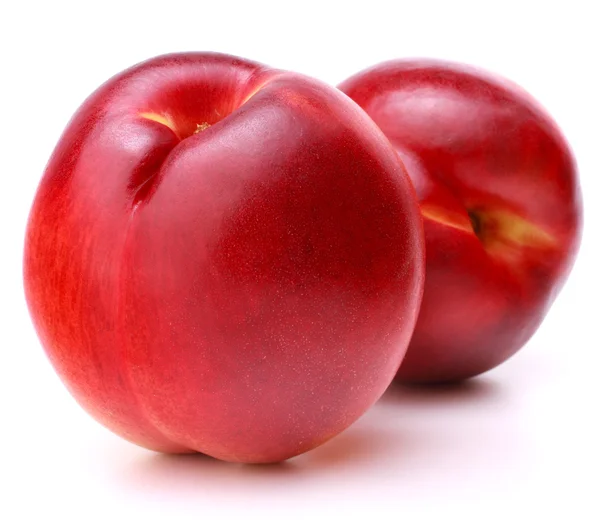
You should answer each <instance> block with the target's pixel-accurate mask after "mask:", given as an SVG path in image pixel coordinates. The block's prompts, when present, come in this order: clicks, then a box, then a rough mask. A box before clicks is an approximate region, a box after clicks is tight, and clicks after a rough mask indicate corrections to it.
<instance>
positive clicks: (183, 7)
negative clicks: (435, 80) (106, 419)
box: [0, 0, 600, 529]
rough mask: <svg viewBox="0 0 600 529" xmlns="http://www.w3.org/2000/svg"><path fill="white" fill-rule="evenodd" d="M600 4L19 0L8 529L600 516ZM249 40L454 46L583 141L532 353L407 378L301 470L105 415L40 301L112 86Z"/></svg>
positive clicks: (3, 93)
mask: <svg viewBox="0 0 600 529" xmlns="http://www.w3.org/2000/svg"><path fill="white" fill-rule="evenodd" d="M595 4H596V2H594V1H592V0H582V1H574V0H571V1H569V2H551V1H543V2H542V1H540V2H537V1H530V2H528V1H526V0H519V1H516V2H513V1H509V0H503V1H501V2H487V1H477V2H475V1H474V2H467V1H458V0H452V1H445V2H441V1H440V2H435V3H434V2H427V1H423V0H421V1H410V2H405V1H401V0H390V1H387V2H376V1H374V0H368V1H363V2H352V1H350V0H345V1H343V2H327V1H325V0H321V1H319V2H310V1H308V0H305V1H303V2H294V3H291V2H287V1H285V0H281V1H280V2H276V3H273V4H267V3H266V2H261V1H258V0H250V1H247V2H242V3H235V2H228V1H227V0H213V1H204V0H195V1H190V2H177V1H174V0H172V1H165V0H163V1H162V2H151V1H150V0H147V1H145V2H139V3H138V2H135V3H134V2H126V1H125V0H122V1H120V2H109V1H103V2H88V1H80V2H77V3H73V4H67V3H66V2H50V1H47V2H39V3H37V4H36V3H31V2H16V1H15V2H12V3H9V2H8V1H5V2H2V3H1V5H2V7H0V25H1V31H0V39H1V41H0V54H1V55H0V58H1V62H0V68H1V70H0V104H1V109H0V149H1V158H0V164H1V165H0V169H1V173H2V175H1V180H0V182H1V186H2V187H1V190H2V191H1V193H0V221H1V222H0V230H1V239H0V256H1V259H0V353H1V354H0V392H1V394H0V397H1V398H0V420H1V422H0V427H1V435H0V485H1V487H2V490H1V492H0V506H1V507H0V527H2V528H6V529H12V528H22V527H23V528H29V527H31V528H47V527H61V528H72V527H73V528H75V527H78V528H95V527H112V528H115V527H116V528H120V527H141V528H154V527H168V528H169V529H177V528H179V527H192V526H193V527H210V528H213V527H223V526H227V527H228V526H244V527H246V526H254V525H256V526H261V527H266V526H275V527H290V526H292V527H294V526H299V527H304V526H306V525H310V526H313V527H332V526H335V527H338V526H340V527H342V526H348V525H350V526H353V525H354V524H357V525H358V524H359V525H362V526H365V527H379V526H381V527H383V526H387V525H389V524H391V525H392V526H394V527H409V528H414V527H447V526H451V527H452V526H454V525H456V526H457V527H458V526H460V527H462V528H465V527H486V528H488V527H509V526H510V527H517V528H520V527H546V526H547V525H548V524H549V523H551V522H555V523H557V527H574V528H588V527H590V528H592V527H593V528H597V527H600V515H599V513H598V508H597V502H598V495H599V493H600V485H599V484H598V479H599V478H598V476H599V475H600V464H599V456H598V450H599V448H600V436H599V434H598V430H599V428H598V427H599V426H600V425H599V417H600V414H599V413H598V405H599V404H600V384H599V383H598V377H599V376H600V373H599V370H600V341H599V339H598V333H599V330H600V321H599V320H600V318H599V314H600V310H599V308H598V298H599V297H600V285H599V280H598V274H599V272H600V259H599V252H598V245H599V244H600V237H599V236H598V233H599V231H600V208H599V207H598V206H597V205H596V202H597V201H600V179H599V176H600V132H599V131H600V127H599V123H600V104H599V101H598V98H599V95H600V78H599V75H598V69H599V62H600V61H599V53H600V38H599V36H598V35H599V31H598V26H597V21H598V16H597V15H596V14H595V13H594V12H593V10H594V6H595ZM184 50H213V51H221V52H228V53H233V54H236V55H240V56H243V57H247V58H250V59H254V60H258V61H261V62H264V63H268V64H271V65H273V66H277V67H279V68H283V69H291V70H297V71H300V72H302V73H305V74H309V75H313V76H315V77H319V78H321V79H323V80H325V81H328V82H330V83H333V84H336V83H338V82H340V81H342V80H343V79H345V78H346V77H347V76H349V75H351V74H353V73H355V72H356V71H358V70H360V69H363V68H364V67H367V66H369V65H372V64H375V63H377V62H379V61H382V60H386V59H391V58H395V57H405V56H430V57H438V58H448V59H455V60H460V61H464V62H469V63H473V64H476V65H479V66H483V67H486V68H488V69H490V70H492V71H496V72H498V73H501V74H503V75H505V76H507V77H509V78H512V79H513V80H515V81H516V82H518V83H519V84H521V85H522V86H524V87H525V88H526V89H527V90H529V91H530V92H531V93H533V94H534V95H535V96H536V97H537V98H538V99H539V100H540V101H541V102H542V104H544V105H545V106H546V108H547V109H548V110H549V111H550V112H551V114H552V115H553V116H554V117H555V118H556V120H557V121H558V123H559V124H560V125H561V127H562V128H563V130H564V132H565V134H566V136H567V138H569V140H570V142H571V143H572V145H573V148H574V151H575V154H576V157H577V159H578V162H579V167H580V171H581V180H582V186H583V191H584V197H585V206H586V211H585V232H584V240H583V245H582V248H581V251H580V254H579V260H578V263H577V265H576V267H575V269H574V271H573V274H572V276H571V279H570V281H569V283H568V284H567V287H566V288H565V289H564V290H563V292H562V294H561V296H560V297H559V299H558V301H557V303H556V304H555V306H554V308H553V309H552V311H551V312H550V314H549V315H548V317H547V319H546V321H545V323H544V324H543V326H542V327H541V328H540V330H539V332H538V333H537V334H536V336H535V337H534V339H533V340H531V342H530V343H529V344H528V345H527V346H526V347H525V348H524V349H523V350H522V351H521V352H520V353H519V354H518V355H517V356H515V357H514V358H513V359H512V360H510V361H509V362H507V363H506V364H504V365H503V366H501V367H499V368H497V369H496V370H494V371H493V372H491V373H489V374H486V375H485V376H482V377H480V378H479V379H477V380H475V381H474V382H472V383H471V384H467V385H466V386H464V387H461V388H457V389H446V390H429V391H424V390H420V391H416V390H411V391H409V390H406V389H403V390H401V389H398V388H395V389H393V390H392V391H388V393H387V394H386V395H385V396H384V397H383V399H382V400H381V401H380V402H379V403H378V404H377V405H375V406H374V408H372V410H371V411H369V412H368V413H367V414H366V415H365V416H364V417H363V418H362V419H361V420H359V421H358V422H357V423H356V424H355V425H354V426H352V427H351V428H350V429H349V430H347V431H346V432H345V433H343V434H342V435H340V436H339V437H337V438H335V439H334V440H332V441H330V442H329V443H327V444H326V445H324V446H323V447H321V448H319V449H317V450H315V451H313V452H312V453H309V454H306V455H304V456H300V457H298V458H296V459H294V460H292V461H290V462H289V463H287V464H283V465H278V466H266V467H264V466H263V467H251V466H244V465H231V464H225V463H221V462H217V461H213V460H210V459H208V458H202V457H179V458H178V457H165V456H157V455H154V454H152V453H151V452H147V451H145V450H143V449H140V448H138V447H136V446H133V445H130V444H128V443H127V442H125V441H122V440H121V439H119V438H118V437H116V436H114V435H113V434H111V433H110V432H108V431H106V430H104V429H103V428H102V427H100V426H98V425H97V424H96V423H95V422H94V421H93V420H92V419H90V418H89V417H88V416H87V415H86V414H85V413H84V412H83V411H82V410H81V409H80V408H79V407H78V406H77V404H76V403H75V402H74V400H73V399H72V398H71V397H70V395H69V394H68V393H67V391H66V390H65V389H64V387H63V386H62V384H61V383H60V382H59V380H58V378H57V376H56V375H55V374H54V371H53V370H52V368H51V367H50V365H49V363H48V361H47V360H46V358H45V356H44V353H43V351H42V349H41V347H40V345H39V343H38V340H37V337H36V336H35V333H34V331H33V328H32V326H31V323H30V321H29V317H28V314H27V310H26V306H25V302H24V298H23V292H22V279H21V254H22V245H23V233H24V227H25V222H26V217H27V213H28V210H29V206H30V204H31V201H32V199H33V196H34V193H35V189H36V186H37V183H38V180H39V178H40V176H41V173H42V171H43V168H44V165H45V163H46V161H47V159H48V157H49V155H50V153H51V151H52V149H53V147H54V145H55V143H56V141H57V140H58V137H59V135H60V133H61V131H62V129H63V127H64V126H65V124H66V123H67V121H68V119H69V118H70V116H71V115H72V113H73V112H74V111H75V110H76V108H77V107H78V106H79V104H80V103H81V102H82V100H83V99H84V98H85V97H86V96H87V95H88V94H89V93H90V92H92V91H93V90H94V89H95V88H96V87H97V86H98V85H99V84H101V83H102V82H103V81H105V80H106V79H107V78H108V77H110V76H112V75H113V74H115V73H116V72H118V71H120V70H122V69H124V68H126V67H128V66H130V65H132V64H134V63H136V62H138V61H140V60H143V59H146V58H149V57H151V56H154V55H158V54H162V53H165V52H170V51H184Z"/></svg>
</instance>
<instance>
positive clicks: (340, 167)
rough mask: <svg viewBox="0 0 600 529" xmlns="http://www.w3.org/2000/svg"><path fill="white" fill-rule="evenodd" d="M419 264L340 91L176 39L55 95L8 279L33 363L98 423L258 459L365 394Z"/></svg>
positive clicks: (409, 216)
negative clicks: (45, 367)
mask: <svg viewBox="0 0 600 529" xmlns="http://www.w3.org/2000/svg"><path fill="white" fill-rule="evenodd" d="M196 132H197V133H196ZM424 266H425V265H424V238H423V230H422V222H421V218H420V213H419V207H418V202H417V200H416V195H415V192H414V189H413V187H412V185H411V184H410V180H409V179H408V177H407V175H406V172H405V170H404V167H403V166H402V164H401V162H400V161H399V159H398V157H397V154H396V153H395V151H394V149H393V147H392V146H391V145H390V144H389V142H388V140H387V139H386V138H385V136H384V135H383V134H382V133H381V131H380V130H379V129H378V128H377V127H376V126H375V124H374V123H373V122H372V121H371V120H370V119H369V118H368V116H366V114H365V113H364V112H362V110H361V109H360V108H359V107H358V106H357V105H355V104H354V103H353V102H352V101H350V100H349V99H348V98H347V97H346V96H344V95H343V94H341V93H340V92H338V91H337V90H335V89H334V88H330V87H327V86H326V85H324V84H322V83H319V82H317V81H315V80H312V79H310V78H307V77H304V76H300V75H296V74H292V73H286V72H281V71H277V70H273V69H270V68H267V67H265V66H263V65H260V64H257V63H253V62H250V61H246V60H242V59H238V58H235V57H229V56H225V55H218V54H207V53H187V54H174V55H168V56H163V57H158V58H155V59H151V60H149V61H147V62H145V63H142V64H139V65H137V66H134V67H133V68H131V69H129V70H127V71H125V72H123V73H121V74H119V75H117V76H116V77H114V78H113V79H111V80H109V81H108V82H107V83H106V84H104V85H103V86H102V87H100V88H99V89H98V90H97V91H96V92H95V93H94V94H93V95H92V96H90V98H89V99H88V100H87V101H85V103H84V104H83V105H82V106H81V108H80V109H79V110H78V111H77V113H76V114H75V116H74V117H73V119H72V121H71V122H70V123H69V125H68V127H67V129H66V131H65V132H64V134H63V136H62V138H61V139H60V141H59V143H58V145H57V147H56V150H55V151H54V153H53V155H52V157H51V159H50V161H49V163H48V166H47V169H46V171H45V174H44V176H43V179H42V181H41V184H40V186H39V189H38V192H37V195H36V198H35V201H34V204H33V207H32V210H31V214H30V219H29V224H28V229H27V234H26V244H25V258H24V284H25V292H26V298H27V302H28V305H29V309H30V312H31V316H32V319H33V322H34V324H35V327H36V329H37V332H38V334H39V337H40V339H41V342H42V344H43V347H44V348H45V350H46V352H47V354H48V356H49V358H50V360H51V362H52V364H53V365H54V367H55V369H56V370H57V372H58V374H59V376H60V377H61V378H62V380H63V381H64V383H65V384H66V386H67V387H68V389H69V390H70V391H71V393H72V394H73V395H74V396H75V398H76V399H77V400H78V401H79V403H80V404H81V405H82V406H83V407H84V408H85V409H86V410H87V411H88V412H89V413H90V414H91V415H92V416H94V417H95V418H96V419H97V420H98V421H100V422H101V423H102V424H104V425H105V426H107V427H108V428H110V429H111V430H113V431H114V432H116V433H117V434H119V435H121V436H122V437H124V438H126V439H128V440H130V441H132V442H134V443H137V444H139V445H141V446H144V447H147V448H150V449H153V450H157V451H164V452H192V451H198V452H203V453H206V454H209V455H211V456H214V457H217V458H220V459H223V460H228V461H240V462H275V461H280V460H284V459H286V458H289V457H292V456H294V455H297V454H300V453H302V452H305V451H307V450H309V449H311V448H313V447H315V446H317V445H319V444H321V443H323V442H324V441H326V440H327V439H329V438H331V437H332V436H334V435H336V434H337V433H339V432H340V431H342V430H343V429H345V428H346V427H347V426H349V425H350V424H351V423H352V422H353V421H355V420H356V419H357V418H358V417H359V416H360V415H361V414H362V413H363V412H365V411H366V410H367V409H368V408H369V406H371V405H372V404H373V403H374V402H375V401H376V400H377V399H378V397H379V396H380V395H381V394H382V393H383V391H384V390H385V388H386V387H387V386H388V385H389V383H390V382H391V380H392V379H393V377H394V375H395V373H396V371H397V369H398V366H399V365H400V362H401V360H402V358H403V356H404V354H405V351H406V348H407V346H408V342H409V340H410V336H411V334H412V332H413V329H414V325H415V323H416V318H417V312H418V307H419V304H420V300H421V296H422V289H423V283H424Z"/></svg>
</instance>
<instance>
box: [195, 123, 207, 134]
mask: <svg viewBox="0 0 600 529" xmlns="http://www.w3.org/2000/svg"><path fill="white" fill-rule="evenodd" d="M208 127H210V125H209V124H208V123H207V122H206V121H203V122H202V123H196V130H195V131H194V134H198V133H199V132H202V131H203V130H206V129H207V128H208Z"/></svg>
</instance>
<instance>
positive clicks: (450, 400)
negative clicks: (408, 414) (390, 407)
mask: <svg viewBox="0 0 600 529" xmlns="http://www.w3.org/2000/svg"><path fill="white" fill-rule="evenodd" d="M501 394H502V392H501V389H500V387H499V386H498V384H497V383H496V382H494V381H492V380H490V379H488V378H481V377H480V378H475V379H469V380H464V381H461V382H453V383H444V384H429V385H425V384H406V383H400V382H397V381H394V382H392V384H391V385H390V387H389V388H388V389H387V390H386V392H385V393H384V394H383V396H382V397H381V400H380V403H381V404H397V405H398V406H403V407H414V406H427V407H430V406H431V407H433V406H435V407H439V406H440V405H441V406H457V405H462V404H469V403H473V404H477V405H480V404H485V403H487V402H490V401H494V400H496V399H497V398H498V397H500V396H501Z"/></svg>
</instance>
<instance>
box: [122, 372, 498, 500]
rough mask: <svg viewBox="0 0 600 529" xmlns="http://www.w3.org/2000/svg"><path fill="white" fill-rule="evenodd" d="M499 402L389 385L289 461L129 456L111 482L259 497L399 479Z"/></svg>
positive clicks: (460, 440)
mask: <svg viewBox="0 0 600 529" xmlns="http://www.w3.org/2000/svg"><path fill="white" fill-rule="evenodd" d="M505 397H506V395H505V394H504V392H502V391H501V390H500V387H499V386H498V385H497V384H496V383H494V382H492V381H491V380H489V379H486V378H479V379H474V380H469V381H466V382H462V383H460V384H444V385H435V386H408V385H405V384H399V383H394V384H392V386H390V388H389V389H388V390H387V391H386V393H385V394H384V395H383V397H382V398H381V399H380V401H379V402H378V403H377V404H376V405H375V406H374V407H373V408H372V409H371V410H369V412H368V413H367V414H366V415H365V416H364V417H362V418H361V419H360V420H359V421H358V422H357V423H355V424H354V425H352V426H351V427H350V428H349V429H348V430H346V431H345V432H343V433H341V434H340V435H338V436H336V437H334V438H333V439H331V440H330V441H328V442H327V443H325V444H323V445H322V446H320V447H318V448H316V449H314V450H312V451H310V452H308V453H306V454H302V455H300V456H297V457H295V458H292V459H291V460H288V461H285V462H282V463H277V464H259V465H249V464H238V463H226V462H223V461H219V460H216V459H213V458H211V457H209V456H205V455H202V454H190V455H164V454H154V453H151V452H143V453H142V452H136V453H137V454H139V455H138V456H137V457H135V459H133V460H132V461H130V463H129V464H126V465H125V468H120V469H119V470H118V472H119V477H118V478H117V479H118V481H119V482H120V483H121V484H122V485H124V486H125V487H126V488H127V489H129V490H131V489H134V490H138V491H142V492H143V493H144V494H147V493H150V494H152V493H153V492H156V493H157V494H159V495H161V496H164V495H173V496H174V497H177V496H181V495H183V496H190V497H197V496H198V494H202V495H205V496H211V495H221V496H222V495H223V494H228V493H232V494H238V495H242V496H248V495H250V496H253V495H255V496H257V497H259V496H262V495H264V494H267V493H268V494H269V495H271V494H277V493H278V492H279V491H282V494H283V491H287V494H289V491H290V490H291V489H295V488H296V487H299V490H312V488H313V487H319V486H321V485H322V483H323V482H327V480H332V479H334V480H335V479H337V480H338V483H341V482H343V481H344V479H345V478H344V477H343V476H347V477H348V478H349V479H351V480H352V481H355V480H356V476H361V475H368V474H369V472H370V471H372V470H373V469H374V468H386V467H388V466H389V465H390V464H392V465H393V467H394V468H395V469H397V471H398V473H399V475H400V474H402V475H404V474H414V472H418V471H419V468H420V467H421V466H423V470H424V472H427V469H428V468H429V465H430V460H431V458H432V457H434V458H437V459H439V460H442V461H446V458H448V460H454V459H455V458H456V453H455V451H456V450H462V446H464V445H469V438H470V436H471V433H469V432H470V431H473V430H472V426H471V427H470V426H469V425H472V424H474V422H475V423H477V424H478V428H479V425H480V420H479V419H478V417H480V416H481V414H483V415H484V416H489V415H490V413H489V411H490V410H489V408H488V407H489V406H497V405H503V404H504V402H505ZM432 417H435V419H432ZM456 420H459V421H461V423H460V424H456V423H455V421H456ZM478 436H481V430H480V429H479V431H478ZM453 443H454V444H453ZM444 464H446V463H444ZM352 476H353V477H352ZM307 484H308V485H309V487H308V489H307V487H306V486H307ZM336 486H337V485H336ZM274 491H275V492H274Z"/></svg>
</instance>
